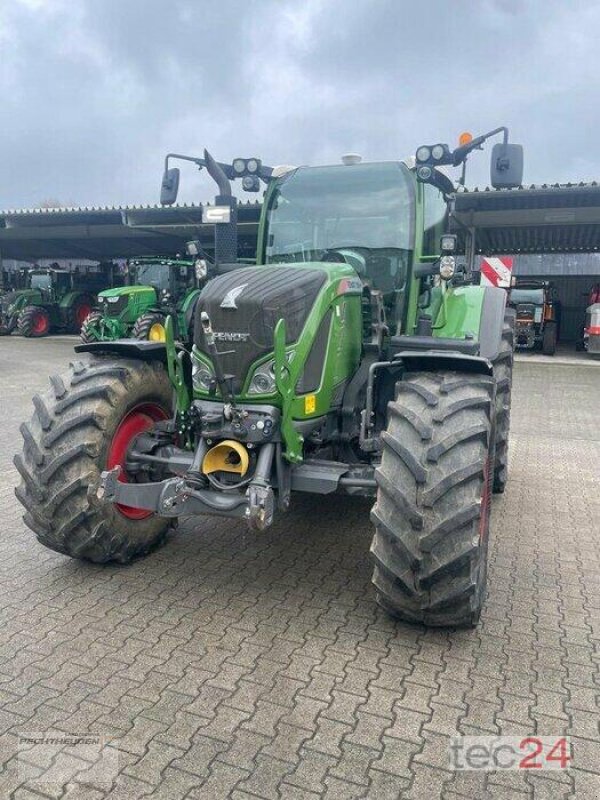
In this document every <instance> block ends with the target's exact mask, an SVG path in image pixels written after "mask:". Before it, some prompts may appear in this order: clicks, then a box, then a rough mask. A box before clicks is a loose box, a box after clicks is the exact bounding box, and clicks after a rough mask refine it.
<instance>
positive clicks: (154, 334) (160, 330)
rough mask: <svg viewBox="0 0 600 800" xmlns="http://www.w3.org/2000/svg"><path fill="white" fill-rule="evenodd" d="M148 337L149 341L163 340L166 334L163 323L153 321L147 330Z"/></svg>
mask: <svg viewBox="0 0 600 800" xmlns="http://www.w3.org/2000/svg"><path fill="white" fill-rule="evenodd" d="M148 339H149V340H150V341H151V342H165V341H166V340H167V336H166V333H165V327H164V325H162V324H161V323H160V322H155V323H154V325H152V326H151V327H150V330H149V331H148Z"/></svg>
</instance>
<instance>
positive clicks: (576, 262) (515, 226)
mask: <svg viewBox="0 0 600 800" xmlns="http://www.w3.org/2000/svg"><path fill="white" fill-rule="evenodd" d="M451 227H452V229H453V230H454V231H455V232H456V233H458V235H459V240H460V244H461V247H462V249H463V251H464V252H465V254H466V257H467V260H468V262H469V263H470V264H471V266H473V267H476V265H477V260H478V256H484V255H485V256H491V255H513V256H515V266H514V273H515V274H516V275H517V276H519V275H521V276H525V275H526V276H527V277H532V278H533V277H535V278H538V279H541V280H550V281H551V282H552V283H553V285H554V286H555V288H556V290H557V294H558V297H559V299H560V300H561V304H562V321H561V338H562V340H563V341H575V340H576V339H577V337H578V335H579V331H580V329H581V325H582V324H583V317H584V312H585V308H586V305H587V297H588V295H589V291H590V288H591V286H592V285H593V284H594V283H596V282H598V281H600V185H599V184H597V183H589V184H577V185H574V184H566V185H561V184H555V185H553V186H548V185H544V186H530V187H529V188H523V187H522V188H519V189H483V190H478V189H475V190H473V191H465V192H458V193H457V194H456V197H455V200H454V203H453V208H452V211H451Z"/></svg>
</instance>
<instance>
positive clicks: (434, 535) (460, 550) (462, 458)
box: [371, 372, 495, 626]
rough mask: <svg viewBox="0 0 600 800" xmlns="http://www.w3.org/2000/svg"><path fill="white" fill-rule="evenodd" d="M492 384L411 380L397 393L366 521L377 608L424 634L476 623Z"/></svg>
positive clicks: (443, 375)
mask: <svg viewBox="0 0 600 800" xmlns="http://www.w3.org/2000/svg"><path fill="white" fill-rule="evenodd" d="M494 388H495V381H494V379H493V378H491V377H488V376H481V375H470V374H469V375H467V374H463V373H457V372H439V373H414V374H412V375H409V376H408V377H407V378H406V379H405V380H403V381H400V382H399V383H398V384H397V385H396V399H395V400H394V401H392V402H391V403H389V405H388V424H387V429H386V430H385V431H384V432H383V433H382V444H383V456H382V461H381V465H380V467H379V468H378V469H377V470H376V473H375V475H376V479H377V485H378V488H377V501H376V503H375V506H374V507H373V511H372V512H371V519H372V521H373V523H374V524H375V529H376V530H375V535H374V537H373V542H372V545H371V556H372V559H373V561H374V563H375V568H374V572H373V583H374V585H375V588H376V590H377V601H378V603H379V604H380V605H381V606H382V607H383V608H385V609H386V610H387V611H388V612H389V613H391V614H392V615H393V616H396V617H400V618H402V619H405V620H408V621H410V622H418V623H424V624H426V625H432V626H447V625H451V626H471V625H475V624H476V623H477V621H478V620H479V616H480V613H481V608H482V605H483V600H484V595H485V587H486V576H487V548H488V532H489V517H490V500H491V488H492V479H493V478H492V475H493V469H494V419H495V407H494V403H495V396H494Z"/></svg>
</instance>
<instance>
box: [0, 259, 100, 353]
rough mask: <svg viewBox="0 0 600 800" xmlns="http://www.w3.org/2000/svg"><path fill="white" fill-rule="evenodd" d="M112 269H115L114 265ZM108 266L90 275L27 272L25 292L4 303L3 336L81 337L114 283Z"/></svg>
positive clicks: (11, 293) (17, 292) (5, 298)
mask: <svg viewBox="0 0 600 800" xmlns="http://www.w3.org/2000/svg"><path fill="white" fill-rule="evenodd" d="M111 266H112V265H111ZM108 272H109V270H108V269H107V268H106V266H104V267H102V268H100V269H98V270H94V271H90V270H88V269H84V270H82V271H71V270H65V269H60V268H58V266H56V267H54V266H53V267H48V268H34V269H27V270H25V271H24V283H25V286H24V288H19V289H14V290H13V291H9V292H7V293H6V294H4V295H3V296H2V298H1V299H0V334H2V335H8V334H10V333H12V332H13V331H14V330H16V331H17V332H18V333H20V334H21V336H27V337H33V338H39V337H42V336H47V335H48V334H50V333H58V332H62V333H79V330H80V329H81V325H82V323H83V321H84V319H85V318H86V317H87V316H88V314H89V313H90V311H91V310H92V308H93V305H94V295H95V293H96V292H97V291H98V290H99V289H103V288H104V287H105V286H106V284H107V283H110V280H111V279H110V276H109V275H108Z"/></svg>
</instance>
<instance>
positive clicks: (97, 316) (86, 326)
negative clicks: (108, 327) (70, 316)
mask: <svg viewBox="0 0 600 800" xmlns="http://www.w3.org/2000/svg"><path fill="white" fill-rule="evenodd" d="M101 320H102V314H101V312H100V311H92V313H91V314H88V315H87V317H86V318H85V319H84V321H83V324H82V326H81V331H80V333H79V337H80V339H81V341H82V342H83V343H84V344H88V343H89V342H97V341H99V339H98V337H97V336H96V334H95V330H96V329H97V327H98V325H99V323H100V322H101Z"/></svg>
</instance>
